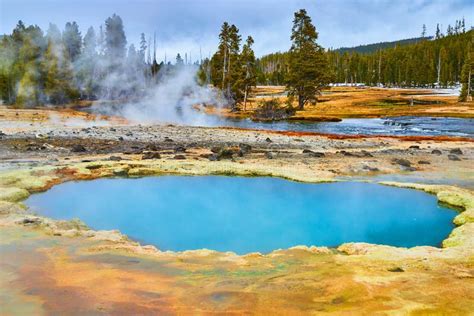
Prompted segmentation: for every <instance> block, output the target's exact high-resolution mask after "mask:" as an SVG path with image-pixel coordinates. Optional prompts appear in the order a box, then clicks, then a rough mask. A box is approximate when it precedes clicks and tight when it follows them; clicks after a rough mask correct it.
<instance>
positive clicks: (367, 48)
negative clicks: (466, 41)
mask: <svg viewBox="0 0 474 316" xmlns="http://www.w3.org/2000/svg"><path fill="white" fill-rule="evenodd" d="M431 39H433V37H432V36H424V37H415V38H407V39H403V40H399V41H392V42H380V43H375V44H367V45H359V46H354V47H341V48H338V49H336V50H334V51H335V52H338V53H341V54H344V53H359V54H369V53H374V52H377V51H379V50H381V49H384V48H393V47H396V46H404V45H409V44H416V43H418V42H421V41H426V40H431Z"/></svg>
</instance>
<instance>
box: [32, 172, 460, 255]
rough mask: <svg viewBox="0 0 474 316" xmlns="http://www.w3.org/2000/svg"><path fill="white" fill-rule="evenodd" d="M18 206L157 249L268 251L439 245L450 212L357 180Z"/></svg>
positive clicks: (45, 197)
mask: <svg viewBox="0 0 474 316" xmlns="http://www.w3.org/2000/svg"><path fill="white" fill-rule="evenodd" d="M26 204H27V205H28V206H29V207H30V208H32V210H33V211H36V212H37V213H39V214H41V215H44V216H48V217H52V218H55V219H73V218H79V219H80V220H82V221H84V222H85V223H86V224H87V225H88V226H90V227H91V228H93V229H97V230H102V229H105V230H111V229H118V230H120V231H121V232H122V233H124V234H126V235H128V236H129V237H130V238H132V239H134V240H137V241H139V242H141V243H142V244H152V245H154V246H156V247H157V248H159V249H161V250H172V251H183V250H193V249H201V248H207V249H213V250H218V251H232V252H236V253H238V254H245V253H250V252H262V253H268V252H271V251H272V250H275V249H279V248H289V247H292V246H296V245H307V246H311V245H315V246H330V247H331V246H337V245H340V244H342V243H346V242H368V243H374V244H385V245H392V246H400V247H413V246H422V245H423V246H424V245H429V246H439V245H440V243H441V241H442V240H443V239H445V238H446V237H447V236H448V235H449V233H450V232H451V230H452V229H453V228H454V225H453V224H452V220H453V218H454V216H455V215H457V213H456V212H455V211H454V210H451V209H449V208H446V207H443V206H441V205H438V203H437V199H436V197H435V196H432V195H429V194H427V193H424V192H421V191H416V190H411V189H403V188H396V187H389V186H383V185H379V184H371V183H362V182H337V183H325V184H311V183H301V182H292V181H287V180H283V179H278V178H266V177H253V178H246V177H224V176H195V177H191V176H160V177H148V178H140V179H122V178H116V179H99V180H93V181H83V182H68V183H64V184H61V185H57V186H55V187H53V188H52V189H51V190H49V191H47V192H44V193H39V194H35V195H32V196H30V198H29V199H28V200H26Z"/></svg>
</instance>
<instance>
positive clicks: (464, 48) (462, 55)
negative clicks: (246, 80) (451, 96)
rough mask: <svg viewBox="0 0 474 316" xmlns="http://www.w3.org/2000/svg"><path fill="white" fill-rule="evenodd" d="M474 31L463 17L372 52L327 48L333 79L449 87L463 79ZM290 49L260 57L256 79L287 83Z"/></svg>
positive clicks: (277, 83)
mask: <svg viewBox="0 0 474 316" xmlns="http://www.w3.org/2000/svg"><path fill="white" fill-rule="evenodd" d="M473 40H474V31H473V30H469V31H466V30H465V26H464V22H463V20H460V21H457V22H456V26H455V27H451V26H449V27H448V31H447V34H446V35H443V34H442V33H441V32H440V31H439V28H438V31H437V35H436V36H435V38H434V39H433V40H420V41H418V42H415V43H411V44H406V45H397V46H395V47H389V48H380V49H378V50H376V51H372V52H370V53H359V52H357V51H350V50H347V49H345V50H344V51H340V50H329V51H327V52H326V54H327V58H328V61H329V65H330V70H331V74H332V76H333V77H332V82H333V83H363V84H366V85H370V86H375V85H383V86H386V87H436V86H440V87H448V86H453V85H455V84H457V83H459V82H460V81H461V72H462V68H463V65H464V63H465V60H466V58H467V56H468V54H469V52H470V50H471V47H474V46H473V44H474V43H473ZM288 68H289V53H287V52H285V53H274V54H270V55H266V56H263V57H262V58H259V59H258V60H257V82H258V84H264V85H284V84H285V82H286V78H287V76H288Z"/></svg>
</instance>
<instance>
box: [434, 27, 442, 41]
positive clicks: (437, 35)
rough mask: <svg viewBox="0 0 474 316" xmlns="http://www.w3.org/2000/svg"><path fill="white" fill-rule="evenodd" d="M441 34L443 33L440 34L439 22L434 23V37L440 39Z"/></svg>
mask: <svg viewBox="0 0 474 316" xmlns="http://www.w3.org/2000/svg"><path fill="white" fill-rule="evenodd" d="M442 36H443V34H441V30H440V29H439V24H436V35H435V38H436V39H440V38H441V37H442Z"/></svg>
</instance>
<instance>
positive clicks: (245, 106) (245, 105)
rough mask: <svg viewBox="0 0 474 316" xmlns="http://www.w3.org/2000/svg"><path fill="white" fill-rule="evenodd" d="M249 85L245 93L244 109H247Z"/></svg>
mask: <svg viewBox="0 0 474 316" xmlns="http://www.w3.org/2000/svg"><path fill="white" fill-rule="evenodd" d="M248 89H249V88H248V85H246V86H245V95H244V111H245V110H246V109H247V94H248Z"/></svg>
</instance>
